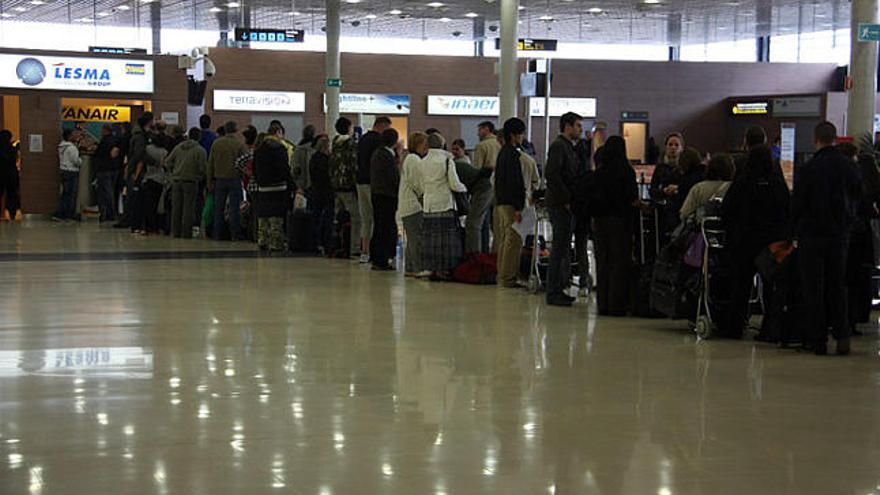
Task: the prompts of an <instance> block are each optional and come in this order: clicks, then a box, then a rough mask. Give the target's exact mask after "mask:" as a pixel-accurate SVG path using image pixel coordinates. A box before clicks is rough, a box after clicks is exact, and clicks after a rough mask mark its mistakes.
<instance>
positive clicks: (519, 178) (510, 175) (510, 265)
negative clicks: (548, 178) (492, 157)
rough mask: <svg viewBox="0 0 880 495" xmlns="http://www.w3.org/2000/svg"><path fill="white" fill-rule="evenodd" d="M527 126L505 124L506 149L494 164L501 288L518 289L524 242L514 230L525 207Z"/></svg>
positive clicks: (510, 121)
mask: <svg viewBox="0 0 880 495" xmlns="http://www.w3.org/2000/svg"><path fill="white" fill-rule="evenodd" d="M525 132H526V125H525V123H524V122H523V121H522V120H520V119H517V118H512V119H508V120H507V121H506V122H505V123H504V146H502V147H501V151H499V152H498V157H497V160H496V162H495V215H494V216H493V219H494V222H495V229H494V230H495V235H496V236H497V237H498V238H497V239H496V240H495V245H496V246H497V250H498V285H501V286H503V287H517V283H516V276H517V273H518V272H519V261H520V252H521V251H522V242H523V240H522V238H521V237H520V236H519V234H518V233H517V232H516V231H515V230H514V229H513V224H514V222H521V221H522V211H523V208H525V206H526V185H525V179H523V173H522V164H521V162H520V151H519V149H518V147H519V146H520V145H521V144H522V141H523V137H524V136H525Z"/></svg>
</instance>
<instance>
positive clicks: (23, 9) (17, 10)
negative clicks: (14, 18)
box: [12, 7, 27, 12]
mask: <svg viewBox="0 0 880 495" xmlns="http://www.w3.org/2000/svg"><path fill="white" fill-rule="evenodd" d="M12 10H14V11H16V12H27V7H15V8H14V9H12Z"/></svg>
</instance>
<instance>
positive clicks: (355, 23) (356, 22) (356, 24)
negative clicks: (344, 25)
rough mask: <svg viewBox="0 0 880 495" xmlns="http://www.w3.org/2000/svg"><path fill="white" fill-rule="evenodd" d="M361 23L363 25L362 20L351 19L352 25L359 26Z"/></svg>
mask: <svg viewBox="0 0 880 495" xmlns="http://www.w3.org/2000/svg"><path fill="white" fill-rule="evenodd" d="M360 25H361V21H351V26H352V27H358V26H360Z"/></svg>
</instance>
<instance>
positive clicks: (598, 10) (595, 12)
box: [587, 7, 602, 14]
mask: <svg viewBox="0 0 880 495" xmlns="http://www.w3.org/2000/svg"><path fill="white" fill-rule="evenodd" d="M587 12H589V13H591V14H601V13H602V9H600V8H599V7H593V8H591V9H590V10H588V11H587Z"/></svg>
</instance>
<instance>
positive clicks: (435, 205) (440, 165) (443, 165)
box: [418, 149, 467, 213]
mask: <svg viewBox="0 0 880 495" xmlns="http://www.w3.org/2000/svg"><path fill="white" fill-rule="evenodd" d="M418 168H419V175H420V176H421V188H420V189H421V190H422V191H423V192H424V196H423V200H422V209H423V210H424V212H425V213H441V212H444V211H449V210H452V209H454V208H455V201H454V200H453V199H452V191H455V192H467V187H465V185H464V184H462V183H461V180H459V178H458V173H457V172H456V171H455V163H453V161H452V154H451V153H448V152H446V151H443V150H439V149H431V150H428V154H427V155H426V156H425V158H423V159H422V160H421V161H420V162H419V167H418Z"/></svg>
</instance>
